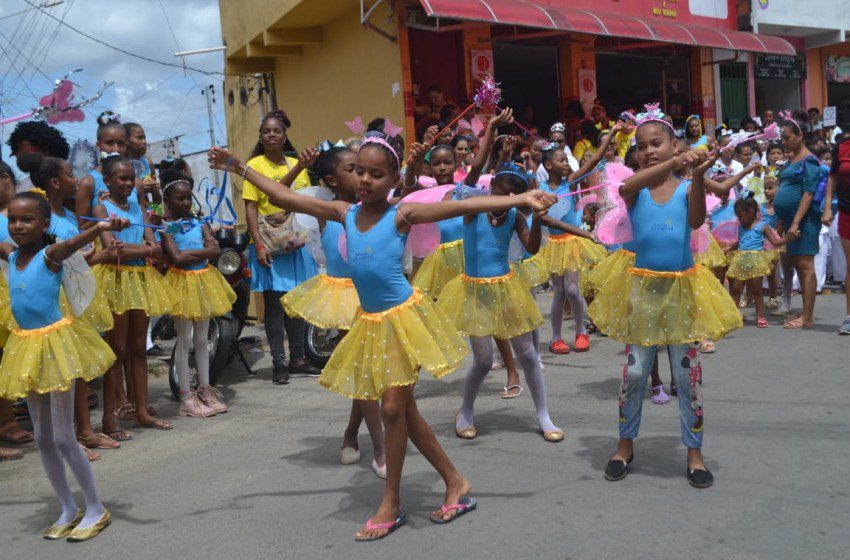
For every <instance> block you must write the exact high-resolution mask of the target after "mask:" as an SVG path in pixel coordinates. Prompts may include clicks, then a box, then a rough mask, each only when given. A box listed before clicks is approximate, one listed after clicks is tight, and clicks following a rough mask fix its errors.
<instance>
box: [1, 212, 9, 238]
mask: <svg viewBox="0 0 850 560" xmlns="http://www.w3.org/2000/svg"><path fill="white" fill-rule="evenodd" d="M8 238H9V218H7V217H6V214H0V242H2V241H6V240H7V239H8Z"/></svg>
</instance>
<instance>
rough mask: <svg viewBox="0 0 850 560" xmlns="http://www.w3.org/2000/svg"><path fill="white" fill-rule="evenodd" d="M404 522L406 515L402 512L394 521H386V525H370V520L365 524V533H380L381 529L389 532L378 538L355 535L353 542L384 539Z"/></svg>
mask: <svg viewBox="0 0 850 560" xmlns="http://www.w3.org/2000/svg"><path fill="white" fill-rule="evenodd" d="M406 521H407V514H405V513H404V512H403V511H400V512H399V513H398V517H396V518H395V520H394V521H388V522H386V523H372V520H371V519H370V520H368V521H367V522H366V530H367V531H380V530H381V529H389V531H387V532H386V533H384V534H383V535H380V536H378V537H358V536H356V535H355V537H354V540H355V541H357V542H368V541H379V540H381V539H383V538H384V537H388V536H390V535H391V534H392V533H393V531H395V530H396V529H398V528H399V527H401V526H402V525H404V524H405V522H406Z"/></svg>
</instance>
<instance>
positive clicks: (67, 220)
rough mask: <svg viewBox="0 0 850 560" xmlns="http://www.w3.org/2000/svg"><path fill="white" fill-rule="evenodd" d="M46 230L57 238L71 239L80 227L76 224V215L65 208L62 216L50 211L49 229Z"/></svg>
mask: <svg viewBox="0 0 850 560" xmlns="http://www.w3.org/2000/svg"><path fill="white" fill-rule="evenodd" d="M47 232H48V233H50V234H51V235H55V236H56V237H58V238H59V239H71V238H72V237H74V236H75V235H79V233H80V228H79V226H78V225H77V217H76V216H74V213H73V212H71V211H70V210H65V215H64V216H60V215H58V214H55V213H51V214H50V229H48V230H47Z"/></svg>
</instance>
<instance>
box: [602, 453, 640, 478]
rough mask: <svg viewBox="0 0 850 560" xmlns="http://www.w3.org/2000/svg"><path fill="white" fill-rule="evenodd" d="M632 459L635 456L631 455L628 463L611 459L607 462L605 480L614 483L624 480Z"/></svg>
mask: <svg viewBox="0 0 850 560" xmlns="http://www.w3.org/2000/svg"><path fill="white" fill-rule="evenodd" d="M634 459H635V456H634V454H632V456H631V457H629V460H628V461H623V460H622V459H611V460H610V461H608V464H607V465H605V480H610V481H611V482H616V481H618V480H623V479H624V478H626V475H627V474H629V464H630V463H631V462H632V461H634Z"/></svg>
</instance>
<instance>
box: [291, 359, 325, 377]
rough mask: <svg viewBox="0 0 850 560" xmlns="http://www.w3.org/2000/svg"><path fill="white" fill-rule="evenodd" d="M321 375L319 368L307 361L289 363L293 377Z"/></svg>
mask: <svg viewBox="0 0 850 560" xmlns="http://www.w3.org/2000/svg"><path fill="white" fill-rule="evenodd" d="M321 374H322V372H321V371H320V370H319V368H317V367H316V366H314V365H313V364H311V363H310V362H308V361H307V360H299V361H297V362H292V361H291V362H289V375H291V376H293V377H319V376H320V375H321Z"/></svg>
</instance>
